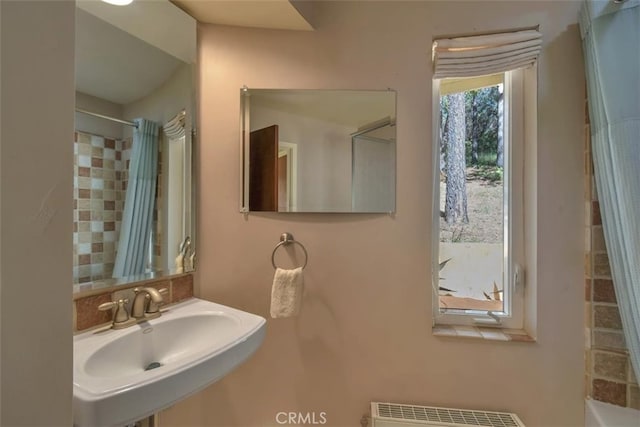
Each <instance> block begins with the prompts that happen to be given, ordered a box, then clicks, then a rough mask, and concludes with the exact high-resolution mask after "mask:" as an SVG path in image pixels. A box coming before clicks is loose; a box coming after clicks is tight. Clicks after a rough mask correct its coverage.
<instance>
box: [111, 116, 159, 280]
mask: <svg viewBox="0 0 640 427" xmlns="http://www.w3.org/2000/svg"><path fill="white" fill-rule="evenodd" d="M134 122H135V123H136V124H137V128H134V130H133V148H132V154H131V160H130V162H129V180H128V183H127V193H126V197H125V203H124V213H123V215H122V224H121V226H120V238H119V239H118V252H117V254H116V262H115V265H114V267H113V277H126V276H134V275H137V274H143V273H145V269H146V266H145V262H146V261H147V259H148V251H149V245H150V242H151V228H152V225H153V208H154V203H155V196H156V180H157V176H158V124H157V123H154V122H152V121H149V120H146V119H135V120H134Z"/></svg>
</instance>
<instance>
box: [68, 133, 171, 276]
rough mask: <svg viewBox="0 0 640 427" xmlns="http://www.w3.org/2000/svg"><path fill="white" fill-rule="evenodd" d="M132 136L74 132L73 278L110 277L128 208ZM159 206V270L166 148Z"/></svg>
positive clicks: (156, 222) (156, 221)
mask: <svg viewBox="0 0 640 427" xmlns="http://www.w3.org/2000/svg"><path fill="white" fill-rule="evenodd" d="M132 145H133V142H132V139H131V138H127V139H125V140H122V141H120V140H114V139H110V138H105V137H102V136H97V135H91V134H88V133H84V132H76V133H75V135H74V188H73V195H74V200H73V209H74V210H73V284H80V283H88V282H94V281H98V280H102V279H110V278H111V274H112V272H113V266H114V262H115V258H116V252H117V249H118V237H119V235H120V224H121V221H122V215H123V212H124V203H125V199H126V191H127V185H128V183H129V162H130V160H131V152H132ZM161 146H162V144H158V147H159V153H158V180H157V189H156V205H155V207H154V224H153V230H154V234H153V253H154V260H153V262H154V266H155V268H153V269H154V270H157V269H161V266H162V263H161V262H162V260H161V255H162V250H161V247H162V246H161V238H162V222H161V212H160V211H159V209H158V206H161V204H162V192H161V191H162V187H161V183H162V172H161V171H162V163H161V162H162V150H161V149H160V147H161Z"/></svg>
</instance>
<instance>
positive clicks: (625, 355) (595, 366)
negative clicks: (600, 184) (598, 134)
mask: <svg viewBox="0 0 640 427" xmlns="http://www.w3.org/2000/svg"><path fill="white" fill-rule="evenodd" d="M586 117H587V120H588V117H589V115H588V113H587V114H586ZM585 128H586V129H585V135H586V138H585V162H584V163H585V201H586V202H585V225H586V230H585V236H586V237H585V249H586V253H585V300H586V304H585V310H586V313H585V319H586V325H585V335H586V350H585V364H586V366H585V371H586V372H585V375H586V378H585V384H586V390H585V391H586V394H587V396H590V397H592V398H593V399H596V400H599V401H602V402H607V403H612V404H614V405H618V406H625V407H631V408H635V409H640V392H639V389H638V383H637V381H636V379H635V376H634V373H633V369H632V368H631V363H630V360H629V352H628V350H627V347H626V344H625V340H624V335H623V331H622V323H621V321H620V313H619V311H618V305H617V301H616V294H615V290H614V287H613V280H612V278H611V269H610V266H609V258H608V256H607V247H606V244H605V240H604V234H603V231H602V217H601V215H600V205H599V203H598V194H597V191H596V185H595V181H594V176H593V158H592V155H591V138H590V129H589V123H586V125H585Z"/></svg>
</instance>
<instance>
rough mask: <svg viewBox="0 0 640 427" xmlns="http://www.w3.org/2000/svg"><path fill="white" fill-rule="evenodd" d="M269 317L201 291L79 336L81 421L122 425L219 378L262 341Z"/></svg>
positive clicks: (76, 373)
mask: <svg viewBox="0 0 640 427" xmlns="http://www.w3.org/2000/svg"><path fill="white" fill-rule="evenodd" d="M264 335H265V319H263V318H262V317H260V316H256V315H254V314H250V313H246V312H244V311H240V310H236V309H233V308H231V307H226V306H223V305H220V304H215V303H212V302H208V301H204V300H200V299H197V298H193V299H190V300H188V301H185V302H182V303H179V304H176V305H173V306H170V307H168V308H167V309H166V310H164V311H163V313H162V316H161V317H159V318H157V319H153V320H150V321H148V322H142V323H139V324H137V325H135V326H131V327H129V328H127V329H121V330H112V329H108V330H102V331H98V332H96V331H90V332H85V333H83V334H80V335H76V336H75V337H74V343H73V355H74V367H73V368H74V369H73V405H74V425H76V426H78V427H83V426H123V425H125V424H127V423H131V422H133V421H136V420H138V419H141V418H144V417H146V416H149V415H151V414H153V413H155V412H157V411H159V410H161V409H164V408H166V407H168V406H170V405H172V404H174V403H175V402H177V401H179V400H181V399H183V398H185V397H187V396H188V395H190V394H193V393H195V392H197V391H199V390H201V389H203V388H205V387H206V386H208V385H209V384H211V383H213V382H215V381H217V380H219V379H220V378H222V377H223V376H224V375H226V374H227V373H229V372H230V371H231V370H232V369H233V368H235V367H236V366H238V365H239V364H240V363H242V362H243V361H244V360H246V359H247V358H248V357H249V356H251V355H252V354H253V353H254V352H255V351H256V349H257V348H258V347H259V346H260V344H261V343H262V340H263V339H264Z"/></svg>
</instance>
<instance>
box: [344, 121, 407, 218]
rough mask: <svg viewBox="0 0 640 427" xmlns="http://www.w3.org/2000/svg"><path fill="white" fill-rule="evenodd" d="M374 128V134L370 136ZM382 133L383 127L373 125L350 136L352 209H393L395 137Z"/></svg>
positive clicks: (377, 210) (375, 210) (361, 210)
mask: <svg viewBox="0 0 640 427" xmlns="http://www.w3.org/2000/svg"><path fill="white" fill-rule="evenodd" d="M385 128H387V129H390V128H391V126H389V125H388V126H385ZM374 132H375V135H376V136H372V134H373V133H374ZM384 133H385V131H384V128H381V129H376V130H374V131H372V132H367V133H363V134H360V135H357V136H354V137H353V138H352V140H351V151H352V153H351V154H352V162H353V165H352V166H353V167H352V174H353V176H352V183H351V207H352V210H353V211H354V212H393V211H394V210H395V187H396V176H395V170H396V167H395V164H396V143H395V138H386V137H385V136H384Z"/></svg>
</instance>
